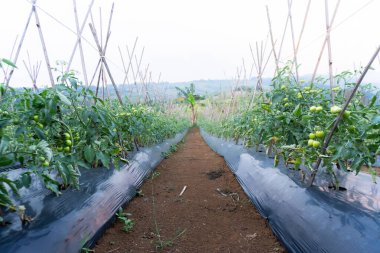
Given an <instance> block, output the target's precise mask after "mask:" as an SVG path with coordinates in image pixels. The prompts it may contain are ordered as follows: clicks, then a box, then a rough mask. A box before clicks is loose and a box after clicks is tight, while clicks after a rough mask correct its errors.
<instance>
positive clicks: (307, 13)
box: [296, 0, 311, 54]
mask: <svg viewBox="0 0 380 253" xmlns="http://www.w3.org/2000/svg"><path fill="white" fill-rule="evenodd" d="M310 5H311V0H309V2H308V4H307V7H306V12H305V16H304V18H303V23H302V28H301V32H300V36H299V38H298V42H297V46H296V54H298V50H299V47H300V43H301V39H302V35H303V32H304V30H305V26H306V21H307V17H308V16H309V10H310Z"/></svg>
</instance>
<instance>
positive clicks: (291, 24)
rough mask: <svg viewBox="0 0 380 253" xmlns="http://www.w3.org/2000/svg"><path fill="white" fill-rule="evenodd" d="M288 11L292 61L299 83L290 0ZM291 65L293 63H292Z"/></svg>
mask: <svg viewBox="0 0 380 253" xmlns="http://www.w3.org/2000/svg"><path fill="white" fill-rule="evenodd" d="M288 11H289V22H290V32H291V35H292V42H293V43H292V44H293V55H294V56H293V62H294V64H295V65H296V81H297V84H299V75H298V62H297V50H296V41H295V38H294V27H293V17H292V0H288ZM292 67H293V63H292Z"/></svg>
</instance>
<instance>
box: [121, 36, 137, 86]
mask: <svg viewBox="0 0 380 253" xmlns="http://www.w3.org/2000/svg"><path fill="white" fill-rule="evenodd" d="M138 38H139V37H136V40H135V43H134V45H133V48H132V55H131V56H133V55H134V53H135V49H136V45H137V40H138ZM128 54H129V53H128ZM131 67H132V60H131V58H130V59H129V64H128V68H127V70H126V71H125V77H124V81H123V83H125V81H126V80H127V79H128V73H129V69H130V68H131ZM128 82H129V81H128Z"/></svg>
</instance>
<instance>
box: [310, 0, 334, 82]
mask: <svg viewBox="0 0 380 253" xmlns="http://www.w3.org/2000/svg"><path fill="white" fill-rule="evenodd" d="M339 3H340V0H338V2H337V4H336V6H335V10H334V14H333V16H332V18H331V21H330V25H329V27H330V29H331V27H332V25H333V24H334V21H335V17H336V13H337V12H338V7H339ZM326 44H327V34H326V36H325V40H324V41H323V44H322V48H321V51H320V52H319V56H318V60H317V63H316V65H315V68H314V72H313V75H312V77H311V83H313V82H314V80H315V76H316V74H317V71H318V67H319V63H320V62H321V58H322V55H323V52H324V51H325V47H326Z"/></svg>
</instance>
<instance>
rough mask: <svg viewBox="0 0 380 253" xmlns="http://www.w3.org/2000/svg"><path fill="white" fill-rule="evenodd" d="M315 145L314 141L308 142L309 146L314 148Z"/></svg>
mask: <svg viewBox="0 0 380 253" xmlns="http://www.w3.org/2000/svg"><path fill="white" fill-rule="evenodd" d="M313 144H314V140H312V139H310V140H308V142H307V145H308V146H310V147H312V146H313Z"/></svg>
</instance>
